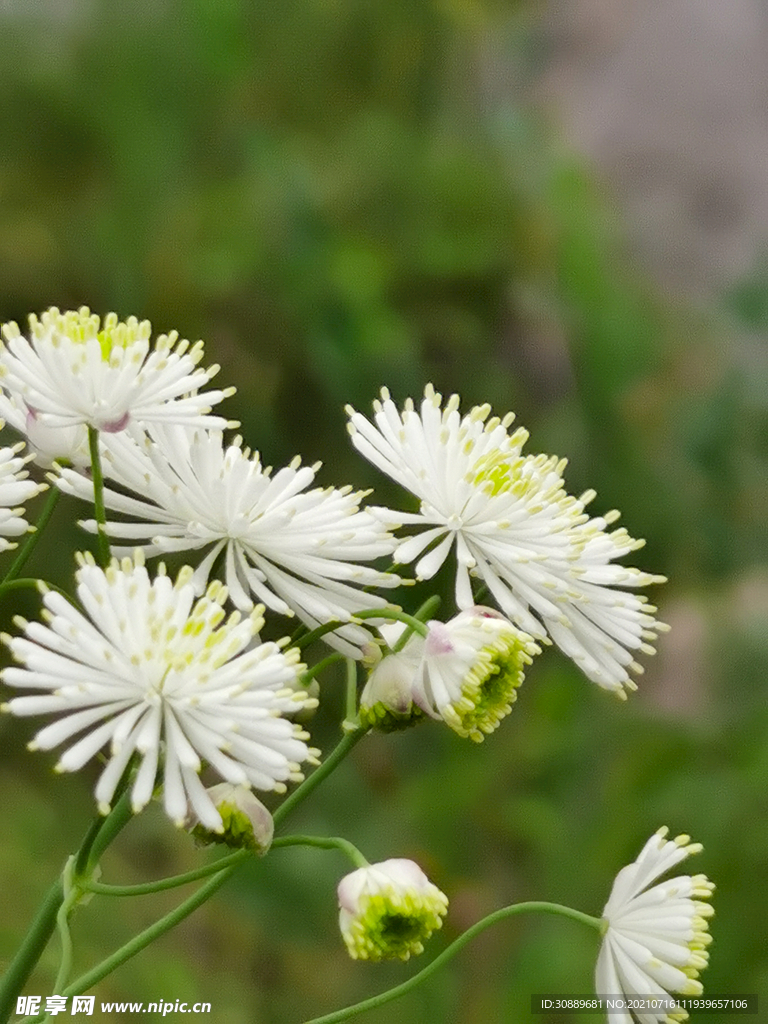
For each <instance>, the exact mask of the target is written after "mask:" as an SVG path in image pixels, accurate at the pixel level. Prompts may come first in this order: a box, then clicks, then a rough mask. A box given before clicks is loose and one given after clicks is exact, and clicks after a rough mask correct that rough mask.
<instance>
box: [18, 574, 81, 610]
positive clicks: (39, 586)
mask: <svg viewBox="0 0 768 1024" xmlns="http://www.w3.org/2000/svg"><path fill="white" fill-rule="evenodd" d="M26 589H29V590H36V591H37V593H38V594H42V593H45V591H46V590H55V591H56V592H57V593H58V594H61V596H62V597H65V598H66V599H67V600H68V601H69V602H70V604H71V603H72V598H71V597H70V595H69V594H68V593H67V592H66V590H62V589H61V587H57V586H56V584H55V583H48V582H46V580H38V579H32V578H31V577H27V576H25V577H23V578H22V579H20V580H8V582H7V583H5V582H3V583H0V594H3V593H5V591H6V590H26Z"/></svg>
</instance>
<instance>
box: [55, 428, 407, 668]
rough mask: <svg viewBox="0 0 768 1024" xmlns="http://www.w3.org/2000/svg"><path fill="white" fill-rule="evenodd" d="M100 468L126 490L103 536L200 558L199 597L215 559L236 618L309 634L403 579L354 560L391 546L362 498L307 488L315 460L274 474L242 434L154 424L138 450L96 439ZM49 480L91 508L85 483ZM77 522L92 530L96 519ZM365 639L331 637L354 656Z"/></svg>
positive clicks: (376, 600) (65, 472)
mask: <svg viewBox="0 0 768 1024" xmlns="http://www.w3.org/2000/svg"><path fill="white" fill-rule="evenodd" d="M103 467H104V473H105V475H106V476H107V477H108V479H109V480H110V481H111V483H113V484H114V485H116V486H118V487H119V488H121V489H122V490H125V491H128V492H130V494H125V493H122V492H121V490H116V489H115V487H112V486H110V487H107V488H106V489H105V494H104V500H105V502H106V505H107V507H108V508H110V509H113V510H115V511H117V512H121V513H124V514H125V515H126V516H128V517H130V519H131V521H130V522H120V523H118V522H109V523H108V524H107V532H108V533H109V535H110V536H111V537H113V538H117V539H128V538H130V539H131V541H132V542H136V543H140V544H143V545H144V549H143V550H144V551H145V553H146V554H147V555H152V554H159V553H166V552H177V551H189V550H198V551H201V552H205V555H204V557H203V559H202V561H201V562H200V564H199V566H198V568H197V570H196V572H195V577H194V582H195V586H196V587H197V588H198V591H199V592H202V590H203V588H204V587H205V585H206V582H207V580H208V576H209V574H210V572H211V569H212V567H213V564H214V562H215V561H216V559H217V558H219V557H220V556H221V558H222V560H223V564H224V568H225V573H226V582H227V587H228V589H229V595H230V598H231V600H232V601H233V602H234V604H235V606H236V607H237V608H239V609H241V610H242V611H247V610H248V609H250V608H252V607H253V599H254V598H255V599H256V600H258V601H262V602H263V603H264V604H265V605H266V606H267V607H268V608H270V609H271V610H272V611H276V612H279V613H281V614H283V615H292V614H294V613H295V614H296V615H298V616H299V618H301V619H302V621H303V622H305V623H306V624H307V625H308V626H310V627H311V628H313V627H315V626H317V625H319V624H321V623H326V622H329V621H332V620H339V621H347V620H349V618H350V616H351V615H353V614H354V612H355V611H360V610H362V609H364V608H371V607H377V606H380V605H384V604H385V603H386V602H385V600H384V599H383V598H382V597H381V596H379V595H375V594H373V595H372V594H367V593H364V592H363V591H362V588H363V587H370V586H378V587H394V586H397V584H398V583H399V582H400V578H399V577H398V576H396V575H393V574H391V573H385V572H381V571H379V570H378V569H375V568H373V567H371V566H369V565H364V564H361V563H364V562H367V561H371V560H373V559H376V558H378V557H380V556H382V555H390V556H391V553H392V550H393V548H394V540H393V538H392V536H391V534H390V533H389V532H388V530H387V529H386V527H385V526H384V525H383V524H382V523H381V522H380V521H379V520H378V519H377V518H376V517H374V516H373V515H371V514H370V512H368V511H367V510H365V509H361V508H360V502H361V500H362V499H363V498H364V497H365V494H364V493H363V492H353V491H352V490H351V488H349V487H343V488H340V489H339V488H334V487H327V488H320V487H315V488H312V489H311V490H310V489H309V488H310V487H311V485H312V482H313V481H314V479H315V474H316V472H317V470H318V468H319V464H317V465H314V466H302V465H301V460H300V459H298V458H297V459H294V460H293V462H292V463H291V464H290V465H289V466H285V467H283V468H282V469H279V470H278V471H277V472H275V473H272V470H271V467H266V468H265V467H264V466H262V464H261V461H260V458H259V455H258V453H252V452H250V451H249V450H248V449H247V448H246V449H244V448H243V447H242V446H241V439H240V438H236V439H235V441H234V442H233V443H231V444H229V445H225V443H224V439H223V437H222V435H221V434H220V433H218V432H209V431H204V430H192V429H187V428H183V427H171V428H167V429H161V428H156V429H155V430H153V437H152V438H149V437H147V438H145V439H144V440H143V442H142V443H137V442H136V441H134V440H133V439H132V438H130V437H128V436H127V435H125V434H121V435H114V436H112V437H105V438H104V457H103ZM56 479H57V483H58V485H59V486H60V487H61V488H62V489H63V490H65V491H67V492H68V493H71V494H75V495H77V496H78V497H81V498H84V499H86V500H91V501H92V500H93V485H92V483H91V481H90V480H89V479H88V478H87V477H86V476H83V475H81V474H78V473H76V472H75V471H73V470H70V469H61V471H60V475H59V477H58V478H56ZM83 525H84V526H85V527H86V529H89V530H92V531H95V529H96V524H95V522H94V521H89V522H86V523H84V524H83ZM116 550H117V553H118V554H121V553H123V552H124V551H125V550H132V547H131V548H117V549H116ZM369 639H370V634H369V633H368V632H367V631H366V630H365V629H364V628H363V627H362V626H360V625H355V624H352V623H350V624H348V625H345V626H343V627H341V628H340V629H339V630H338V631H337V632H336V633H334V634H333V635H332V636H330V637H329V638H328V641H329V643H331V644H333V645H334V646H336V647H338V648H339V649H340V650H342V651H343V652H344V653H345V654H348V655H351V656H353V657H354V656H359V647H360V646H361V645H362V644H364V643H365V642H366V641H367V640H369Z"/></svg>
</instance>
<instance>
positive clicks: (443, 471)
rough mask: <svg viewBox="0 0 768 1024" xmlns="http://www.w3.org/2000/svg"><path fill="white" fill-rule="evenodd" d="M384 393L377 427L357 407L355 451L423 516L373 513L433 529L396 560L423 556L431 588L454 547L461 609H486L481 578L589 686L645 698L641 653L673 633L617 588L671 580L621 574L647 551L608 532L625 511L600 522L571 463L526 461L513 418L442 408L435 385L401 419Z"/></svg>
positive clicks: (423, 575)
mask: <svg viewBox="0 0 768 1024" xmlns="http://www.w3.org/2000/svg"><path fill="white" fill-rule="evenodd" d="M381 394H382V401H381V402H378V401H377V402H375V403H374V409H375V415H374V421H375V424H374V423H371V422H369V421H368V420H367V419H366V418H365V417H364V416H362V415H361V414H360V413H358V412H355V410H354V409H352V408H351V407H348V408H347V412H348V413H349V416H350V423H349V431H350V434H351V436H352V442H353V444H354V445H355V447H356V448H357V450H358V451H359V452H360V453H361V454H362V455H364V456H365V457H366V458H367V459H369V460H370V461H371V462H372V463H373V464H374V465H375V466H377V467H378V468H379V469H380V470H382V471H383V472H384V473H386V474H387V475H388V476H390V477H392V479H393V480H396V481H397V482H398V483H400V484H401V485H402V486H403V487H405V488H407V489H408V490H409V491H412V492H413V494H415V495H416V496H417V497H418V498H419V499H420V500H421V507H420V510H419V512H418V513H401V512H392V511H390V510H388V509H378V510H373V509H372V511H376V513H377V514H378V515H379V516H380V517H381V519H382V521H383V522H386V523H388V524H389V525H395V524H412V525H416V526H428V527H429V529H427V530H425V531H424V532H423V533H420V534H418V535H416V536H413V537H407V538H405V539H404V540H402V541H401V542H400V544H399V546H398V548H397V550H396V552H395V558H396V560H397V561H398V562H401V563H408V562H412V561H413V560H414V559H417V558H418V559H419V561H418V562H417V565H416V573H417V576H418V578H420V579H431V578H432V576H434V575H435V573H436V572H437V571H438V569H439V568H440V567H441V566H442V564H443V563H444V561H445V560H446V558H447V557H448V553H449V551H450V550H451V548H452V547H454V546H455V549H456V558H457V573H456V601H457V603H458V606H459V607H460V608H469V607H471V606H472V605H473V604H474V603H475V597H474V595H473V593H472V586H471V583H470V576H473V577H478V578H480V579H481V580H482V581H483V582H484V583H485V585H486V586H487V588H488V590H489V591H490V593H491V595H492V596H493V598H494V600H495V601H496V602H497V603H498V605H499V607H500V608H501V609H502V611H503V612H504V614H505V615H507V616H508V617H509V618H510V619H512V621H513V622H515V623H517V625H518V626H520V627H521V628H522V629H524V630H526V632H528V633H530V634H532V635H533V636H535V637H536V638H537V639H545V638H546V636H547V634H548V635H549V636H550V637H551V638H552V639H553V640H554V641H555V643H557V644H558V646H559V647H560V648H561V649H562V650H563V651H564V652H565V653H566V654H567V655H568V656H569V657H571V658H573V659H574V661H576V662H577V664H578V665H579V666H580V668H581V669H582V671H583V672H584V673H585V674H586V675H587V676H589V678H590V679H593V680H594V681H595V682H597V683H599V684H600V685H601V686H603V687H605V688H606V689H610V690H614V691H616V692H617V693H618V694H619V695H621V696H626V694H625V692H624V689H623V687H626V688H627V689H635V688H636V687H635V684H634V682H633V681H632V680H631V679H630V676H629V673H628V669H629V670H633V671H635V672H640V671H642V669H641V666H640V665H638V664H637V662H636V661H635V660H634V657H633V654H632V653H631V652H633V651H636V650H639V651H643V652H645V653H653V647H652V646H651V644H650V641H653V640H655V639H656V633H657V631H659V630H661V629H664V628H665V627H664V625H663V624H662V623H659V622H657V621H656V620H655V619H654V618H653V613H654V612H655V610H656V609H655V608H654V607H653V606H651V605H649V604H647V602H646V599H645V598H644V597H638V596H637V595H636V594H634V593H632V592H631V591H627V590H624V589H614V588H617V587H632V588H634V587H640V586H644V585H645V584H648V583H658V582H662V581H663V579H664V577H662V576H653V575H650V574H649V573H645V572H640V571H639V570H637V569H631V568H625V567H624V566H621V565H616V564H613V560H614V559H616V558H619V557H621V556H622V555H625V554H627V553H628V552H630V551H633V550H635V549H636V548H638V547H641V546H642V541H635V540H633V539H632V538H631V537H630V536H629V535H628V534H627V532H626V531H625V530H623V529H618V530H613V531H611V532H607V531H606V527H607V526H608V525H609V524H610V523H613V522H615V520H616V519H617V518H618V512H609V513H608V514H607V515H605V516H602V517H597V518H594V519H590V518H589V516H588V515H587V513H586V512H585V511H584V509H585V507H586V505H587V504H588V503H589V502H590V501H591V500H592V499H593V498H594V496H595V495H594V492H593V491H588V492H586V493H585V494H582V495H581V497H580V498H574V497H572V496H571V495H569V494H567V493H566V491H565V486H564V483H563V478H562V472H563V469H564V468H565V464H566V462H565V460H564V459H561V460H559V461H558V459H557V458H555V457H554V456H546V455H535V456H534V455H523V454H522V448H523V445H524V444H525V441H526V440H527V438H528V434H527V432H526V431H525V430H523V429H521V428H519V429H517V430H516V431H515V432H514V433H513V434H509V433H508V427H509V426H510V424H511V423H512V420H513V418H514V417H513V415H512V413H509V414H508V415H507V416H505V417H504V419H503V420H500V419H499V418H498V417H493V418H492V419H490V420H489V419H488V415H489V413H490V406H488V405H483V406H477V407H475V408H474V409H472V410H471V412H470V413H469V414H468V415H466V416H464V417H460V415H459V412H458V406H459V398H458V396H457V395H453V396H452V397H451V398H450V400H449V401H448V403H447V404H446V406H445V409H442V408H441V396H440V395H439V394H436V393H435V391H434V389H433V388H432V386H431V385H427V387H426V388H425V391H424V400H423V402H422V404H421V411H420V412H417V411H416V410H415V409H414V406H413V402H412V401H411V400H410V399H408V400H407V402H406V404H405V409H404V411H403V412H402V414H401V413H399V412H398V410H397V408H396V406H395V404H394V402H393V401H392V400H391V399H390V397H389V393H388V392H387V390H386V389H383V390H382V393H381ZM425 552H426V553H425Z"/></svg>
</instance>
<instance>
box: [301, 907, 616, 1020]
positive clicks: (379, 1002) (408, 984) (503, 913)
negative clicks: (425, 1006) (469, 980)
mask: <svg viewBox="0 0 768 1024" xmlns="http://www.w3.org/2000/svg"><path fill="white" fill-rule="evenodd" d="M532 911H533V912H535V911H539V912H541V913H545V914H560V915H562V916H563V917H570V918H573V919H574V920H575V921H580V922H581V923H582V924H588V925H589V926H590V927H592V928H596V929H598V930H599V928H600V920H599V918H596V917H590V916H589V914H582V913H581V912H580V911H578V910H573V909H571V907H563V906H561V905H560V904H559V903H545V902H540V901H535V902H529V903H516V904H513V905H512V906H510V907H502V909H501V910H497V911H495V912H494V913H493V914H489V915H488V916H487V917H484V918H483V919H482V921H478V922H477V923H476V924H473V925H472V927H471V928H467V930H466V931H465V932H464V933H463V934H462V935H460V936H459V937H458V939H456V940H455V941H454V942H452V943H451V945H450V946H448V948H447V949H444V950H443V952H442V953H440V955H439V956H436V957H435V959H434V960H433V961H432V963H430V964H427V966H426V967H424V968H422V970H420V971H419V973H418V974H414V976H413V977H412V978H409V979H408V981H404V982H403V983H402V984H401V985H396V986H395V987H394V988H391V989H389V990H388V991H386V992H381V993H379V995H377V996H371V997H370V999H363V1000H362V1002H359V1003H355V1004H354V1005H353V1006H346V1007H344V1009H342V1010H335V1011H334V1012H333V1013H326V1014H324V1015H323V1016H322V1017H313V1018H312V1020H309V1021H305V1022H304V1024H336V1022H337V1021H342V1020H348V1019H349V1018H350V1017H355V1016H356V1015H357V1014H358V1013H364V1012H365V1011H366V1010H373V1009H375V1008H376V1007H377V1006H383V1005H384V1004H385V1003H389V1002H391V1001H392V1000H393V999H399V998H400V996H404V995H406V993H408V992H410V991H411V990H412V989H414V988H416V987H417V985H420V984H421V983H422V982H423V981H426V980H427V978H429V977H430V976H431V975H432V974H434V973H435V971H438V970H439V969H440V968H441V967H442V966H443V964H446V963H447V962H448V961H449V960H450V959H452V957H454V956H456V954H457V953H458V952H459V951H460V950H461V949H463V948H464V946H466V945H467V943H468V942H471V941H472V939H474V938H475V936H477V935H479V934H480V933H481V932H484V931H485V930H486V928H490V927H491V926H492V925H494V924H498V923H499V922H500V921H504V920H506V919H507V918H508V917H513V916H514V915H515V914H525V913H528V912H532Z"/></svg>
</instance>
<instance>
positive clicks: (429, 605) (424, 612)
mask: <svg viewBox="0 0 768 1024" xmlns="http://www.w3.org/2000/svg"><path fill="white" fill-rule="evenodd" d="M439 607H440V595H439V594H433V595H432V597H428V598H427V600H426V601H425V602H424V604H423V605H422V606H421V608H419V609H418V611H417V612H416V614H415V616H414V618H416V619H418V620H419V622H427V620H428V619H430V618H431V617H432V613H433V612H436V611H437V609H438V608H439ZM412 635H413V628H412V627H411V626H408V628H407V629H404V630H403V632H402V634H401V636H399V637H398V638H397V643H396V644H395V646H394V647H393V648H392V653H393V654H397V652H398V651H402V649H403V648H404V647H405V645H406V644H407V643H408V641H409V640H410V639H411V636H412ZM422 635H423V634H422Z"/></svg>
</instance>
